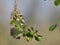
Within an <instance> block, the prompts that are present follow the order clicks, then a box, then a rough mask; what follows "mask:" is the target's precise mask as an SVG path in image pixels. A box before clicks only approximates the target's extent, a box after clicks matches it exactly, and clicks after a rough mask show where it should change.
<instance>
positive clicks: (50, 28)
mask: <svg viewBox="0 0 60 45" xmlns="http://www.w3.org/2000/svg"><path fill="white" fill-rule="evenodd" d="M56 27H57V24H55V25H52V26H50V27H49V31H54V30H55V28H56Z"/></svg>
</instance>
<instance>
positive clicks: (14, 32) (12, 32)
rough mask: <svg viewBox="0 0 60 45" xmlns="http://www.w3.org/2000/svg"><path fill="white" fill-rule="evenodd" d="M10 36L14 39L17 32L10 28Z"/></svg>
mask: <svg viewBox="0 0 60 45" xmlns="http://www.w3.org/2000/svg"><path fill="white" fill-rule="evenodd" d="M10 33H11V36H13V37H14V38H15V37H16V36H17V35H18V30H16V29H15V28H11V32H10Z"/></svg>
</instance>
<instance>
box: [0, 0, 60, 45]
mask: <svg viewBox="0 0 60 45" xmlns="http://www.w3.org/2000/svg"><path fill="white" fill-rule="evenodd" d="M18 5H19V9H20V11H21V13H22V14H23V15H24V18H25V21H26V23H27V25H32V26H34V27H35V28H36V29H38V31H39V33H40V34H41V35H43V39H42V40H41V42H37V41H35V40H34V39H33V40H32V41H30V42H27V41H25V40H24V39H20V40H17V39H13V38H12V37H11V36H10V28H9V20H10V16H11V11H13V9H14V0H0V45H60V30H59V28H56V30H55V31H53V32H50V31H49V30H48V28H49V26H50V25H52V24H55V23H57V18H58V17H59V15H60V6H55V5H54V0H46V1H44V0H18Z"/></svg>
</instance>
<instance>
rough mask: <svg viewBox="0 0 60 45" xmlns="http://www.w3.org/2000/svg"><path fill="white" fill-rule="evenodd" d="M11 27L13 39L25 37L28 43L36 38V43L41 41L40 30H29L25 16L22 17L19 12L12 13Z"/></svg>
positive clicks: (31, 28)
mask: <svg viewBox="0 0 60 45" xmlns="http://www.w3.org/2000/svg"><path fill="white" fill-rule="evenodd" d="M10 26H11V32H10V33H11V36H12V37H13V38H16V39H20V37H22V36H23V37H25V39H26V40H27V41H30V40H32V39H33V38H35V40H36V41H41V38H42V36H41V35H39V34H37V32H38V30H35V29H34V28H33V27H32V26H31V27H30V28H27V25H26V24H25V21H24V18H23V15H21V14H20V13H19V11H14V12H12V16H11V19H10Z"/></svg>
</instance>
